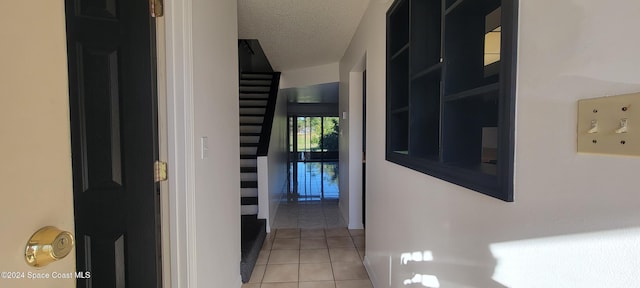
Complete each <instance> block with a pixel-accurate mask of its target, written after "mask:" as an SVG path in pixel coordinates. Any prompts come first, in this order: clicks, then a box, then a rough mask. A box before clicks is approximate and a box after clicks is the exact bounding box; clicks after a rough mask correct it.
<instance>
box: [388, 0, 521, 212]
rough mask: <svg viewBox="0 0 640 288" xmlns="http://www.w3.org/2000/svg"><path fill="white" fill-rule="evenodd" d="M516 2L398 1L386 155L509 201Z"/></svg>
mask: <svg viewBox="0 0 640 288" xmlns="http://www.w3.org/2000/svg"><path fill="white" fill-rule="evenodd" d="M516 1H517V0H396V1H395V2H394V4H393V5H392V6H391V8H390V9H389V11H388V12H387V116H386V117H387V131H386V132H387V143H386V145H387V149H386V150H387V151H386V158H387V160H389V161H391V162H394V163H397V164H400V165H403V166H406V167H409V168H411V169H414V170H418V171H421V172H424V173H426V174H430V175H433V176H435V177H438V178H441V179H444V180H447V181H449V182H452V183H455V184H458V185H461V186H464V187H467V188H470V189H473V190H476V191H478V192H481V193H484V194H487V195H490V196H493V197H496V198H499V199H502V200H505V201H513V149H514V148H513V141H514V139H513V134H514V133H513V122H514V111H515V106H514V104H515V92H514V91H515V83H514V79H515V71H516V69H515V63H516V62H515V56H516V55H515V51H516V50H515V40H516V35H515V33H516V23H517V22H516V20H515V17H516V15H517V3H516Z"/></svg>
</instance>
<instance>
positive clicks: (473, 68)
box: [444, 0, 501, 95]
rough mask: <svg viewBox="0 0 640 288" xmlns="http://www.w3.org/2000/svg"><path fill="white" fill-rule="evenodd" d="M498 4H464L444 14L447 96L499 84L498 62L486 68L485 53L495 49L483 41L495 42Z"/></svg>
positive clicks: (498, 13)
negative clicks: (488, 49) (490, 48)
mask: <svg viewBox="0 0 640 288" xmlns="http://www.w3.org/2000/svg"><path fill="white" fill-rule="evenodd" d="M500 5H501V1H500V0H489V1H463V2H461V3H460V4H458V5H457V6H456V7H452V8H453V9H452V10H451V11H450V13H449V14H447V15H445V37H444V38H445V39H444V42H445V44H444V59H445V73H446V75H445V79H447V81H446V87H445V94H446V95H450V94H456V93H459V92H461V91H466V90H470V89H474V88H477V87H482V86H486V85H489V84H492V83H498V82H499V81H500V73H499V71H500V69H499V68H500V67H499V66H500V62H499V61H497V62H495V63H492V64H491V65H487V66H485V55H486V54H487V53H489V51H485V50H486V49H487V47H493V46H495V45H486V46H485V41H489V40H490V39H496V37H495V36H494V34H492V32H494V30H495V29H496V28H497V27H499V26H500V21H501V20H500V17H501V13H500V10H499V9H500ZM496 10H497V11H496ZM496 17H497V18H496ZM495 25H497V26H496V27H493V26H495ZM491 27H492V28H491ZM489 36H491V37H489ZM497 39H500V36H499V37H497ZM499 45H500V44H499V43H498V46H499ZM490 52H491V53H495V51H490Z"/></svg>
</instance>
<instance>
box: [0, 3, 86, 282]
mask: <svg viewBox="0 0 640 288" xmlns="http://www.w3.org/2000/svg"><path fill="white" fill-rule="evenodd" d="M36 7H37V8H36ZM0 11H4V12H5V13H4V14H5V15H3V16H2V17H1V18H0V39H2V40H0V41H1V44H0V135H1V136H0V138H1V140H0V159H1V160H2V165H0V198H1V200H0V231H2V232H1V235H2V236H0V255H2V259H0V272H22V273H25V274H24V275H25V276H28V275H27V273H29V272H31V273H49V274H50V275H51V273H52V272H74V271H75V268H76V267H75V264H76V262H75V257H76V256H75V251H72V252H71V253H70V254H69V255H67V257H66V258H64V259H62V260H60V261H57V262H54V263H51V264H49V265H47V266H46V267H44V268H41V269H35V268H33V267H31V266H28V265H27V263H26V261H25V256H24V251H25V245H26V244H27V241H28V240H29V237H30V236H31V235H32V234H33V233H34V232H36V231H37V230H38V229H40V228H42V227H44V226H49V225H52V226H56V227H58V228H60V229H63V230H66V231H71V232H73V231H74V224H73V187H72V177H71V142H70V139H71V138H70V132H69V127H70V125H69V94H68V91H69V89H68V86H67V85H68V84H67V83H68V79H67V48H66V31H65V13H64V1H62V0H58V1H50V0H37V1H28V2H26V1H20V0H11V1H9V0H5V1H0ZM3 275H4V274H3ZM3 278H4V277H2V278H0V286H2V287H6V288H14V287H15V288H17V287H34V288H40V287H52V288H62V287H75V280H73V279H39V280H33V279H26V278H22V279H3Z"/></svg>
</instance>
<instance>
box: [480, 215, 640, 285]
mask: <svg viewBox="0 0 640 288" xmlns="http://www.w3.org/2000/svg"><path fill="white" fill-rule="evenodd" d="M638 243H640V229H638V228H634V229H625V230H614V231H604V232H596V233H585V234H574V235H566V236H557V237H548V238H540V239H529V240H520V241H512V242H503V243H494V244H491V245H490V246H489V248H490V249H491V253H492V254H493V256H494V257H495V258H496V260H497V265H496V268H495V272H494V275H493V277H492V278H493V279H494V280H495V281H497V282H500V283H501V284H503V285H505V286H508V287H640V273H638V267H640V245H638Z"/></svg>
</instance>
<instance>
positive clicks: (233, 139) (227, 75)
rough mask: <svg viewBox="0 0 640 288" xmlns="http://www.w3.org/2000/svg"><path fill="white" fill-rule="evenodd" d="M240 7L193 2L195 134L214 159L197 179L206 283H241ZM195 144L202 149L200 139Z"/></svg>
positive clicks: (202, 165)
mask: <svg viewBox="0 0 640 288" xmlns="http://www.w3.org/2000/svg"><path fill="white" fill-rule="evenodd" d="M236 6H237V2H236V1H232V0H226V1H207V0H194V1H193V22H192V23H193V40H194V42H193V59H194V66H193V67H194V70H193V80H194V90H193V93H194V100H195V102H194V107H195V111H194V112H195V114H194V132H195V135H194V136H195V138H196V140H197V139H199V138H200V137H203V136H206V137H208V139H209V157H208V158H207V159H204V160H197V161H196V179H195V180H196V183H195V184H196V186H195V188H196V203H197V204H196V215H195V216H196V218H195V219H196V221H197V223H196V225H197V227H198V229H197V238H196V243H197V244H196V245H197V250H196V251H198V257H197V258H198V259H197V264H198V266H197V273H198V283H199V285H202V286H203V287H204V286H208V285H210V283H216V285H219V286H220V287H234V285H235V286H236V287H237V285H238V282H237V280H238V275H239V274H240V270H239V266H238V265H237V264H238V263H240V233H239V231H240V203H239V199H240V197H239V191H240V173H238V171H240V159H239V158H238V155H240V152H239V149H240V148H239V146H240V145H239V143H240V141H239V137H240V136H239V135H240V132H239V128H238V125H229V123H239V122H240V120H239V114H240V112H239V106H238V98H239V95H238V87H239V83H238V44H237V39H238V34H237V31H238V29H237V7H236ZM195 145H196V149H197V150H196V151H199V148H200V142H199V141H195ZM214 259H215V260H214ZM234 264H235V265H234Z"/></svg>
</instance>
